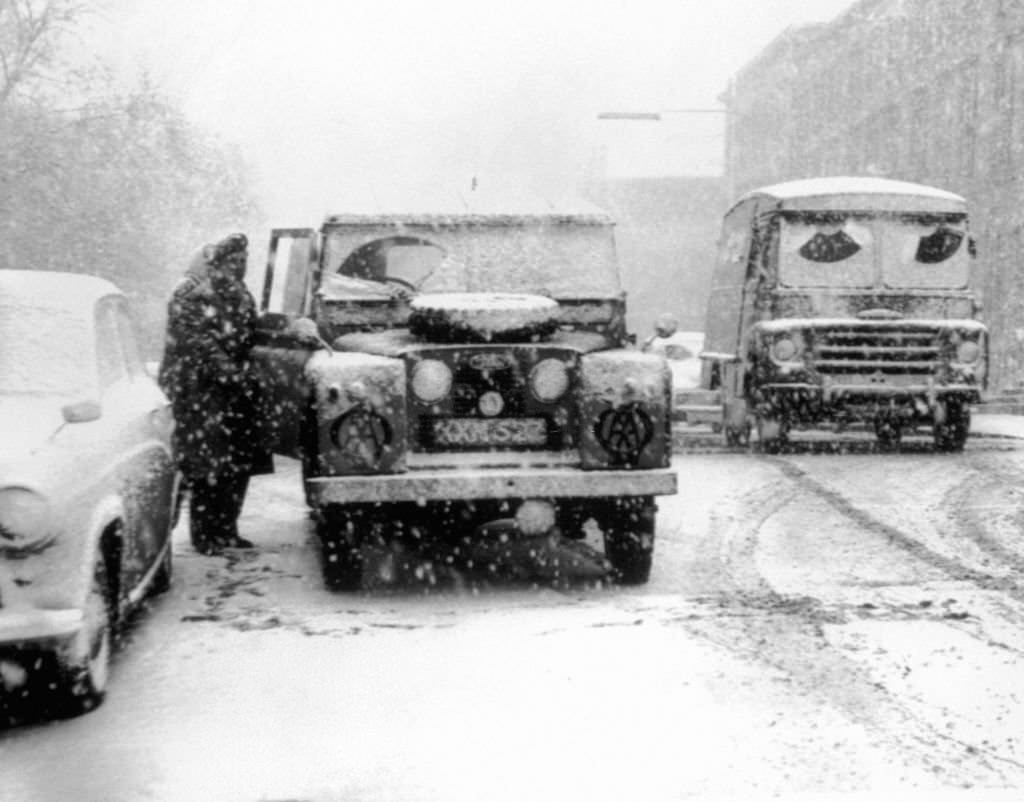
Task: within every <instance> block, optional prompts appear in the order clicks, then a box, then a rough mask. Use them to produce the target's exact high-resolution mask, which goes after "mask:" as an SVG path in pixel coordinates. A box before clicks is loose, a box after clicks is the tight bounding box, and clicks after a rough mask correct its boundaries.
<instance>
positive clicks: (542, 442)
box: [256, 193, 676, 590]
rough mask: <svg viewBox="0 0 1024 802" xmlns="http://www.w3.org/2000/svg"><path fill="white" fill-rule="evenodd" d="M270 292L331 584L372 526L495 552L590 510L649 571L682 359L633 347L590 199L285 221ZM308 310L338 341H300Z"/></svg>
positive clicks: (296, 446)
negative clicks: (572, 204)
mask: <svg viewBox="0 0 1024 802" xmlns="http://www.w3.org/2000/svg"><path fill="white" fill-rule="evenodd" d="M263 307H264V309H265V310H267V312H268V314H267V315H266V316H265V317H264V318H263V325H264V326H266V327H267V330H268V331H269V332H271V336H270V339H269V341H268V345H267V346H266V347H260V348H258V349H257V350H256V354H257V359H258V360H260V362H261V364H262V366H263V369H264V370H265V372H266V374H267V376H268V377H269V381H270V382H272V383H273V385H274V386H275V388H276V392H277V394H278V397H277V404H276V406H277V408H278V409H280V410H282V411H283V414H282V415H281V418H280V420H279V421H278V426H279V443H278V450H279V452H280V453H283V454H290V455H292V456H296V457H299V458H301V459H302V460H303V466H304V471H305V476H306V488H307V493H308V499H309V501H310V503H311V504H312V506H313V507H314V509H315V511H316V517H317V520H318V531H319V535H320V538H321V541H322V543H323V546H324V574H325V578H326V580H327V581H328V583H330V584H331V585H332V586H333V587H336V588H340V589H348V590H351V589H356V588H359V587H360V586H361V584H362V579H361V576H362V574H361V572H362V564H361V549H360V547H361V546H362V545H363V544H367V543H373V542H378V541H389V540H396V539H398V540H400V539H402V538H407V539H408V538H411V539H413V540H414V541H415V543H416V544H417V546H418V547H425V548H429V547H430V544H436V543H444V544H446V546H448V547H450V546H452V545H456V546H457V545H458V544H460V543H463V544H466V548H465V549H462V551H461V552H460V551H459V549H455V551H454V553H456V554H458V553H463V554H467V553H469V552H470V551H471V550H472V548H473V545H474V543H477V544H478V543H480V542H481V541H487V540H488V539H491V540H493V541H494V543H493V545H494V546H495V547H496V551H497V547H498V546H500V543H501V542H503V540H502V539H507V538H513V539H516V538H523V537H528V536H538V535H545V534H547V533H556V532H557V533H561V534H562V535H564V536H567V537H570V538H583V537H584V535H585V533H586V532H585V525H586V524H587V522H588V521H593V522H594V523H595V524H596V525H597V527H599V529H600V530H601V531H602V533H603V542H604V551H605V557H606V559H607V560H608V561H609V562H610V564H611V566H612V568H613V569H614V572H615V576H616V577H617V578H618V580H619V581H620V582H623V583H642V582H646V581H647V579H648V576H649V573H650V570H651V560H652V554H653V546H654V519H655V509H656V507H655V504H654V497H655V496H658V495H663V494H668V493H674V492H675V489H676V477H675V474H674V472H672V471H671V470H670V469H669V463H670V459H671V443H670V432H669V404H670V396H669V393H670V384H669V375H668V371H667V370H666V368H665V362H664V360H663V359H662V358H660V357H657V356H652V355H649V354H642V353H639V352H638V351H636V350H635V349H633V348H629V347H627V345H628V344H629V343H630V342H631V340H630V338H629V337H628V335H627V333H626V330H625V322H624V321H625V296H624V294H623V292H622V290H621V287H620V284H619V273H618V264H617V261H616V258H615V247H614V241H613V225H612V221H611V220H610V219H609V218H607V217H606V216H605V215H604V214H603V213H601V212H600V211H599V210H597V209H594V208H593V207H587V208H585V209H579V208H570V209H565V208H560V207H559V208H553V207H551V206H549V205H547V204H540V203H539V204H536V205H527V207H525V208H524V207H523V206H521V205H520V206H512V205H510V204H505V203H504V202H503V199H495V201H494V202H493V203H490V202H484V198H483V196H481V195H480V193H473V194H472V195H471V196H470V197H468V198H465V199H462V200H461V201H460V202H459V203H457V204H453V205H452V207H451V208H441V209H432V210H427V211H413V212H395V213H387V214H377V213H374V214H339V215H331V216H329V217H327V219H326V220H325V221H324V223H323V225H322V227H321V229H320V232H319V234H317V233H315V232H314V231H312V230H308V229H307V230H302V229H300V230H294V229H292V230H280V231H275V232H274V234H273V236H272V240H271V246H270V264H269V265H268V270H267V274H266V284H265V292H264V296H263ZM301 316H311V317H312V318H313V320H314V321H315V323H316V327H315V328H316V332H317V334H318V336H320V337H321V338H322V339H323V340H325V341H326V342H328V343H330V347H331V349H332V350H331V351H327V350H320V351H319V352H317V353H316V354H313V355H311V351H310V346H309V345H308V344H307V345H306V346H305V347H303V346H302V345H301V343H297V342H296V341H294V340H293V341H289V327H290V326H292V325H293V322H294V321H295V320H296V318H299V317H301ZM275 327H276V328H275ZM275 331H276V334H275V333H274V332H275ZM449 553H452V552H451V551H450V550H449Z"/></svg>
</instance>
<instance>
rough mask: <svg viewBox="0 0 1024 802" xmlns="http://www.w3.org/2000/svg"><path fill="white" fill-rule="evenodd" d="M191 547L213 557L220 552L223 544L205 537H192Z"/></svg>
mask: <svg viewBox="0 0 1024 802" xmlns="http://www.w3.org/2000/svg"><path fill="white" fill-rule="evenodd" d="M192 548H194V549H195V550H196V551H198V552H199V553H200V554H202V555H203V556H206V557H213V556H216V555H218V554H220V553H221V551H222V550H223V548H224V547H223V546H222V545H221V544H220V543H219V542H218V541H216V540H209V539H207V538H198V537H195V536H193V537H192Z"/></svg>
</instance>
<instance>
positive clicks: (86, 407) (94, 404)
mask: <svg viewBox="0 0 1024 802" xmlns="http://www.w3.org/2000/svg"><path fill="white" fill-rule="evenodd" d="M60 413H61V415H62V416H63V417H64V422H65V423H89V422H90V421H94V420H99V419H100V417H102V415H103V407H102V406H100V402H99V401H96V400H93V399H86V400H84V401H76V402H74V403H73V404H65V405H64V406H62V407H61V408H60Z"/></svg>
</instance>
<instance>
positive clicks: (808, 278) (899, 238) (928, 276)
mask: <svg viewBox="0 0 1024 802" xmlns="http://www.w3.org/2000/svg"><path fill="white" fill-rule="evenodd" d="M966 239H967V228H966V222H965V220H964V218H963V216H950V217H942V218H940V217H933V216H913V215H900V216H885V217H870V216H867V215H841V214H829V215H808V216H800V217H796V216H793V217H787V218H784V219H783V221H782V223H781V228H780V234H779V272H780V278H781V280H782V282H783V283H784V284H786V285H788V286H791V287H863V288H868V287H874V286H876V285H877V283H878V280H879V277H880V278H881V280H882V281H883V282H884V285H885V286H886V287H890V288H901V289H906V288H924V289H927V288H945V289H949V288H959V287H964V286H966V284H967V278H968V267H969V257H968V249H967V246H966V242H965V241H966Z"/></svg>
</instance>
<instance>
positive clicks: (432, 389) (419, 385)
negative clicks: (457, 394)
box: [412, 359, 452, 404]
mask: <svg viewBox="0 0 1024 802" xmlns="http://www.w3.org/2000/svg"><path fill="white" fill-rule="evenodd" d="M451 387H452V372H451V369H450V368H449V367H448V366H447V365H446V364H445V363H444V362H442V361H441V360H440V359H424V360H421V361H420V362H418V363H416V367H414V368H413V369H412V391H413V393H415V394H416V397H417V398H418V399H419V400H420V401H422V402H423V403H424V404H433V403H436V402H437V401H440V400H441V399H442V398H444V397H445V396H446V395H448V391H449V390H451Z"/></svg>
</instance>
